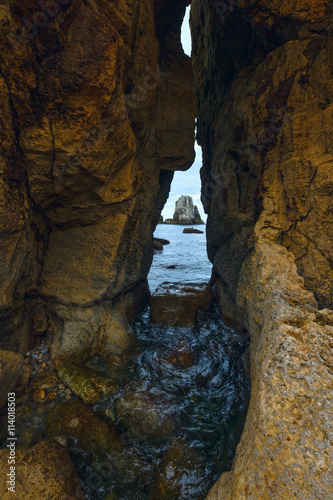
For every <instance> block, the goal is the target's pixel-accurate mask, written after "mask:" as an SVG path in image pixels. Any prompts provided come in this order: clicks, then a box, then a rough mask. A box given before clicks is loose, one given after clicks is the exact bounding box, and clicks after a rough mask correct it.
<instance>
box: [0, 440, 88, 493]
mask: <svg viewBox="0 0 333 500" xmlns="http://www.w3.org/2000/svg"><path fill="white" fill-rule="evenodd" d="M0 467H1V471H7V470H9V469H8V451H7V450H1V451H0ZM15 476H16V479H15V482H16V487H15V493H13V492H12V491H9V489H8V488H9V487H10V485H9V484H6V481H7V476H6V475H5V474H1V478H0V481H1V482H0V487H1V498H4V499H6V500H7V499H9V498H13V497H15V496H16V497H17V498H26V499H27V500H33V499H35V498H68V499H69V498H70V499H73V500H76V499H77V500H80V499H82V498H83V495H82V494H81V490H80V486H79V481H78V477H77V475H76V472H75V469H74V464H73V462H72V461H71V459H70V457H69V455H68V453H67V451H66V450H65V449H64V448H62V447H61V446H59V445H58V444H57V443H55V442H54V441H49V442H48V441H45V442H42V443H39V444H38V445H36V446H34V447H33V448H30V449H29V450H17V451H16V470H15Z"/></svg>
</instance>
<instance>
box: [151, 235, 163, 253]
mask: <svg viewBox="0 0 333 500" xmlns="http://www.w3.org/2000/svg"><path fill="white" fill-rule="evenodd" d="M153 245H154V252H163V244H162V243H161V242H160V241H158V240H156V239H155V238H154V240H153Z"/></svg>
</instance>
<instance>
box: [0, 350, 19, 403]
mask: <svg viewBox="0 0 333 500" xmlns="http://www.w3.org/2000/svg"><path fill="white" fill-rule="evenodd" d="M22 365H23V356H21V354H17V353H15V352H11V351H4V350H0V410H1V409H2V408H3V407H4V406H5V404H6V403H7V401H8V393H9V392H12V391H13V389H14V388H15V386H16V384H17V382H18V381H19V379H20V376H21V374H22Z"/></svg>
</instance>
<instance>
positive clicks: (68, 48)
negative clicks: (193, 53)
mask: <svg viewBox="0 0 333 500" xmlns="http://www.w3.org/2000/svg"><path fill="white" fill-rule="evenodd" d="M59 3H60V2H59ZM188 3H189V1H188V0H186V1H183V2H177V3H175V2H173V1H171V0H169V1H166V2H159V1H157V2H156V5H155V4H154V2H153V0H145V1H144V2H136V1H132V0H131V1H120V2H113V1H112V2H102V1H100V0H93V1H89V2H83V1H81V0H78V1H75V2H74V1H72V2H61V5H59V4H58V3H57V2H55V4H56V6H57V7H59V8H57V9H56V11H55V10H52V9H51V11H50V8H49V7H47V5H48V4H45V5H44V4H43V7H41V6H40V5H39V4H38V5H37V3H36V2H31V1H29V2H22V1H21V0H15V1H14V2H12V1H9V0H5V1H4V2H2V4H1V7H0V26H1V30H0V43H1V47H2V51H1V73H0V103H1V110H2V112H1V119H0V127H1V136H2V146H1V151H0V168H1V180H0V189H1V204H0V232H1V239H0V245H1V246H0V257H1V268H0V273H1V276H0V286H1V290H0V292H1V293H0V297H1V304H0V306H1V343H2V345H3V346H4V348H7V349H11V350H15V351H20V352H21V353H23V354H24V353H25V352H26V351H27V350H28V349H29V348H30V346H31V344H33V335H34V334H37V335H43V334H45V333H46V332H49V333H50V334H52V335H54V338H55V341H54V342H55V343H54V347H53V349H52V356H53V358H54V359H55V360H58V359H59V360H63V359H65V358H72V359H73V360H74V361H76V362H80V361H82V360H84V359H85V358H87V357H89V356H92V355H94V354H95V353H97V354H99V353H100V352H101V351H102V350H103V349H104V347H105V346H106V347H105V349H106V354H107V355H108V354H110V355H115V356H119V357H120V358H121V356H122V354H123V352H124V351H126V350H127V348H128V344H129V343H130V340H129V337H130V335H127V339H126V335H118V333H116V336H115V337H114V338H113V337H112V332H113V331H115V332H118V331H119V328H118V327H117V326H115V325H114V322H115V321H116V322H117V321H118V318H117V315H118V313H117V311H114V307H115V301H116V302H117V300H118V299H117V297H119V296H121V295H122V294H123V293H124V292H128V291H129V290H132V289H134V287H135V286H136V285H137V284H138V283H140V282H142V280H144V279H145V277H146V275H147V273H148V270H149V267H150V264H151V260H152V255H153V243H152V233H153V230H154V228H155V226H156V224H157V222H158V219H159V215H160V211H161V208H162V207H163V204H164V202H165V200H166V197H167V195H168V192H169V188H170V183H171V180H172V177H173V171H174V170H177V169H180V170H185V169H187V168H188V167H189V166H190V165H191V164H192V161H193V158H194V149H193V142H194V119H195V114H196V110H195V106H194V100H193V93H192V89H191V64H190V59H189V58H188V57H187V56H185V55H184V53H183V51H182V48H181V44H180V26H181V22H182V18H183V15H184V12H185V6H186V5H187V4H188ZM166 13H167V15H166ZM114 316H116V319H114ZM34 318H35V321H34ZM124 328H125V329H126V328H127V327H126V325H125V327H124ZM113 345H115V346H116V348H115V349H113Z"/></svg>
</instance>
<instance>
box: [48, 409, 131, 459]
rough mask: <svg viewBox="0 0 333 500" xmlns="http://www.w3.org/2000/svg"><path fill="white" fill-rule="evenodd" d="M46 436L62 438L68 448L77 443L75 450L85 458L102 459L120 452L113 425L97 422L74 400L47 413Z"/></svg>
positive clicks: (97, 419)
mask: <svg viewBox="0 0 333 500" xmlns="http://www.w3.org/2000/svg"><path fill="white" fill-rule="evenodd" d="M46 432H47V437H48V438H53V437H61V438H65V439H66V441H67V442H68V443H69V445H70V446H74V444H75V442H77V445H78V447H79V448H81V449H82V450H84V451H86V452H87V453H88V454H92V453H93V452H95V453H97V454H98V455H105V454H106V453H109V452H110V453H111V452H112V451H118V452H121V451H123V449H124V445H123V443H122V442H121V440H120V438H119V437H118V436H117V434H116V431H115V429H114V427H113V425H112V424H111V423H110V422H108V423H106V422H104V421H103V420H101V419H100V418H99V417H98V416H97V415H96V414H95V413H94V412H93V411H92V410H91V409H90V408H89V407H88V406H86V405H85V404H84V403H82V402H81V401H79V400H77V399H73V400H71V401H63V402H62V403H59V404H58V405H56V406H55V407H54V408H53V409H52V410H51V412H50V414H49V416H48V419H47V428H46Z"/></svg>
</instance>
